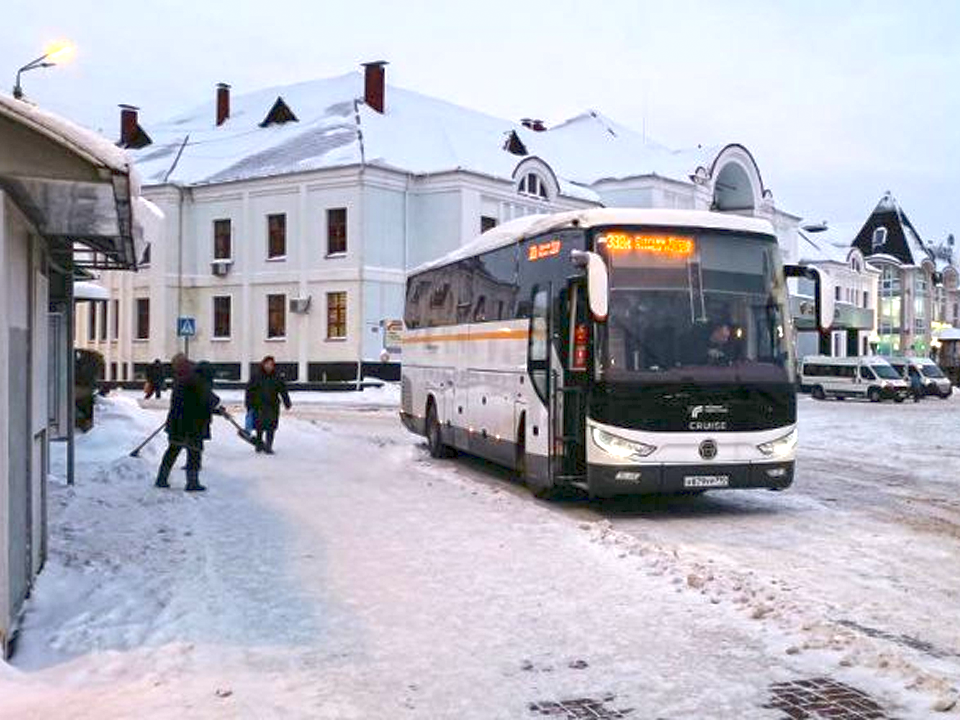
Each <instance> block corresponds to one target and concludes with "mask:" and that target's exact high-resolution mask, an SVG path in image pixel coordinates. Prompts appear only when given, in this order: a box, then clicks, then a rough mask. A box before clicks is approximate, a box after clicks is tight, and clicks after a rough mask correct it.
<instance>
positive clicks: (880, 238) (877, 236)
mask: <svg viewBox="0 0 960 720" xmlns="http://www.w3.org/2000/svg"><path fill="white" fill-rule="evenodd" d="M886 242H887V229H886V228H885V227H883V226H882V225H881V226H880V227H878V228H874V231H873V245H872V247H873V252H877V251H879V250H880V248H882V247H883V246H884V245H885V244H886Z"/></svg>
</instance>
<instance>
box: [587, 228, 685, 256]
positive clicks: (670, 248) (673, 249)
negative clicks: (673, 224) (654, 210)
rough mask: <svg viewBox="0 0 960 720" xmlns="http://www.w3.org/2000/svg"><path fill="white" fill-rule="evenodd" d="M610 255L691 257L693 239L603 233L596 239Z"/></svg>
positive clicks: (678, 236)
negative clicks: (637, 254) (643, 254)
mask: <svg viewBox="0 0 960 720" xmlns="http://www.w3.org/2000/svg"><path fill="white" fill-rule="evenodd" d="M597 242H598V243H599V244H600V245H605V246H606V248H607V251H608V252H610V253H611V254H619V253H634V252H637V253H652V254H656V255H670V256H672V257H689V256H690V255H693V250H694V244H693V238H691V237H686V236H684V235H652V234H650V233H638V234H632V233H624V232H614V233H605V234H603V235H601V236H600V237H599V238H597Z"/></svg>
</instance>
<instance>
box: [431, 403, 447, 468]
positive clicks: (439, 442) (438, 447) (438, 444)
mask: <svg viewBox="0 0 960 720" xmlns="http://www.w3.org/2000/svg"><path fill="white" fill-rule="evenodd" d="M427 447H428V448H429V449H430V457H433V458H437V459H440V458H445V457H450V448H449V447H448V446H447V445H445V444H444V442H443V435H442V430H441V428H440V420H439V419H437V408H436V406H435V405H434V404H433V403H432V402H431V403H430V405H429V407H428V408H427Z"/></svg>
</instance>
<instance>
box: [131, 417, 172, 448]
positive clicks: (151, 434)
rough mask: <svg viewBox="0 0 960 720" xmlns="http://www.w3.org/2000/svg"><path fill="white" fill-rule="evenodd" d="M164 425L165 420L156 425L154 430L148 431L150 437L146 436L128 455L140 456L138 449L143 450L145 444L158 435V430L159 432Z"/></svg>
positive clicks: (165, 424)
mask: <svg viewBox="0 0 960 720" xmlns="http://www.w3.org/2000/svg"><path fill="white" fill-rule="evenodd" d="M166 426H167V423H166V421H164V423H163V425H161V426H160V427H158V428H157V429H156V430H154V431H153V432H152V433H150V437H148V438H147V439H146V440H144V441H143V442H142V443H140V444H139V445H137V447H136V448H134V449H133V450H132V451H131V452H130V457H140V451H141V450H143V449H144V448H145V447H146V446H147V443H149V442H150V441H151V440H153V439H154V438H155V437H156V436H157V435H159V434H160V432H161V431H162V430H163V429H164V428H165V427H166Z"/></svg>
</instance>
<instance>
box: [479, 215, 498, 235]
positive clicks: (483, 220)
mask: <svg viewBox="0 0 960 720" xmlns="http://www.w3.org/2000/svg"><path fill="white" fill-rule="evenodd" d="M496 226H497V219H496V218H495V217H490V216H489V215H481V216H480V232H482V233H485V232H486V231H487V230H493V229H494V228H495V227H496Z"/></svg>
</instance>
